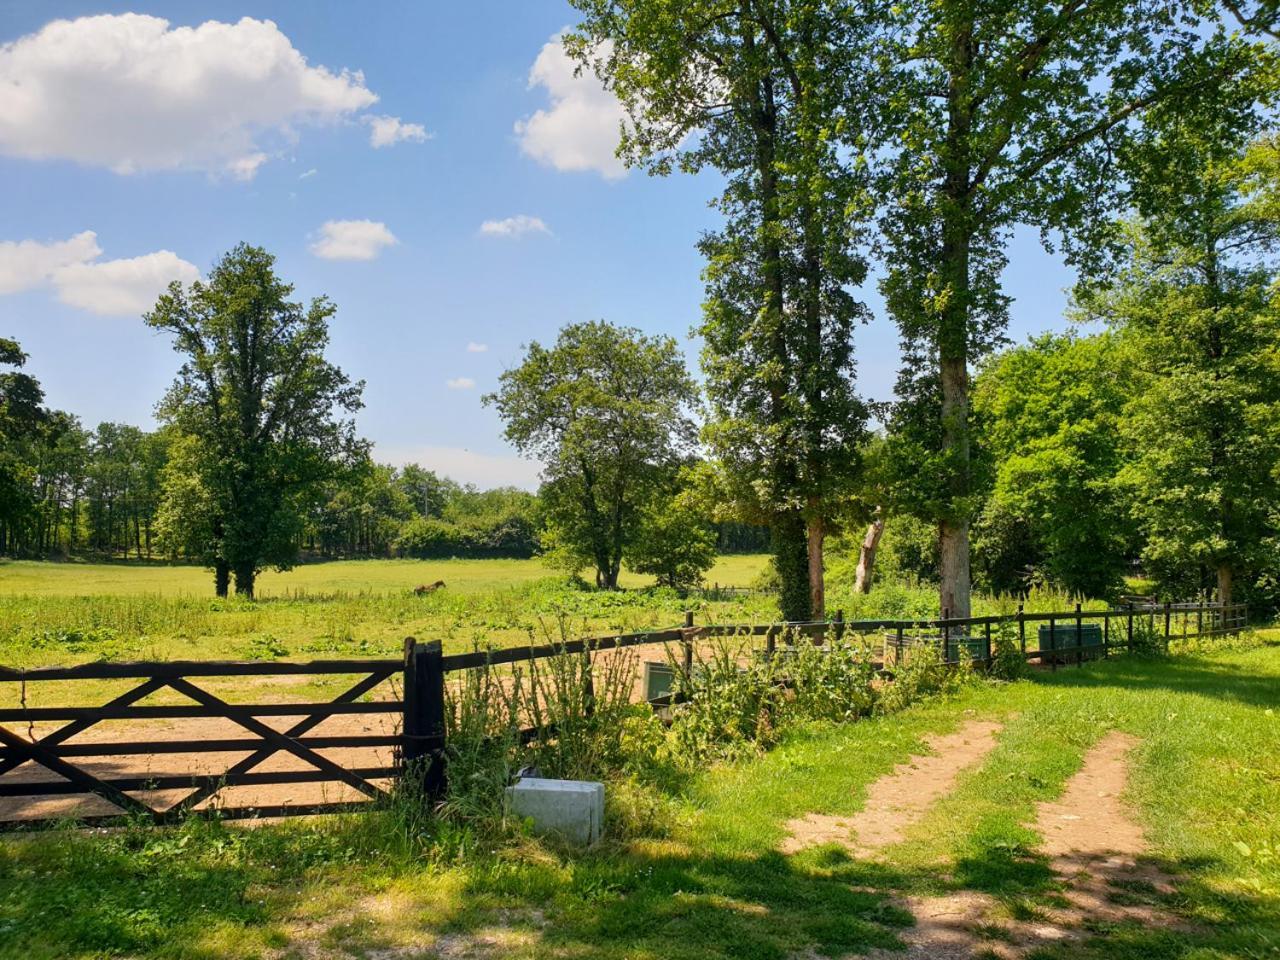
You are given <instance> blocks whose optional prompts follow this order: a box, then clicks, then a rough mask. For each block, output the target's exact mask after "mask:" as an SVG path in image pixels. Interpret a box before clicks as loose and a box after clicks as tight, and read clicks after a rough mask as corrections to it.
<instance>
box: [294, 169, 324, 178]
mask: <svg viewBox="0 0 1280 960" xmlns="http://www.w3.org/2000/svg"><path fill="white" fill-rule="evenodd" d="M319 172H320V171H319V170H317V169H316V168H315V167H312V168H311V169H310V170H308V171H307V172H306V173H300V174H298V179H299V180H309V179H311V178H312V177H314V176H315V175H316V174H317V173H319Z"/></svg>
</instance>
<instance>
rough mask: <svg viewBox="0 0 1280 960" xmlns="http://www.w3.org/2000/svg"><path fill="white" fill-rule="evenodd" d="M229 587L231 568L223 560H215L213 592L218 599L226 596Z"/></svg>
mask: <svg viewBox="0 0 1280 960" xmlns="http://www.w3.org/2000/svg"><path fill="white" fill-rule="evenodd" d="M230 585H231V567H230V565H228V563H227V561H225V560H215V561H214V562H213V591H214V593H215V594H217V595H218V596H219V597H225V596H226V595H227V588H228V587H229V586H230Z"/></svg>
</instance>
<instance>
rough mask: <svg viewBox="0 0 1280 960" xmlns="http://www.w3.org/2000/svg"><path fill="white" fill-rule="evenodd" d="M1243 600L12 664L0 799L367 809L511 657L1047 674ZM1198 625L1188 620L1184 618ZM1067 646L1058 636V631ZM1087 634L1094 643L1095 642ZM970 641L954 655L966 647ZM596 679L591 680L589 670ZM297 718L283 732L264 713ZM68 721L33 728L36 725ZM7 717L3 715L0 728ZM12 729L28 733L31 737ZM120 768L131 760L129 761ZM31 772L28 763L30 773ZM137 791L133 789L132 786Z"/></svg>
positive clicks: (148, 818) (1238, 622)
mask: <svg viewBox="0 0 1280 960" xmlns="http://www.w3.org/2000/svg"><path fill="white" fill-rule="evenodd" d="M1247 620H1248V610H1247V608H1246V607H1245V605H1243V604H1233V605H1229V606H1222V605H1218V604H1207V603H1201V604H1143V605H1138V604H1130V605H1127V606H1125V607H1121V608H1116V609H1111V610H1082V609H1081V608H1080V607H1079V606H1078V605H1077V607H1076V609H1075V610H1072V611H1068V612H1057V613H1025V612H1023V611H1022V609H1021V608H1019V609H1018V611H1017V612H1016V613H1014V614H1010V615H1000V616H987V617H969V618H963V619H960V618H948V617H943V618H941V619H937V620H923V621H914V620H858V621H845V620H844V618H843V617H842V616H841V615H839V614H837V615H836V617H835V618H833V619H831V620H827V621H820V622H813V623H773V624H709V625H703V626H695V624H694V619H693V615H692V614H687V615H686V617H685V622H684V625H683V626H681V627H674V628H671V629H666V630H658V631H653V632H649V633H640V634H627V635H621V636H613V637H599V638H587V639H580V640H573V641H569V642H566V643H555V644H546V645H543V646H531V647H511V648H507V649H500V650H483V651H475V652H471V653H460V654H450V655H445V654H444V652H443V650H442V649H441V645H440V643H439V642H438V641H436V642H429V643H420V642H418V641H416V640H413V639H412V638H410V639H408V640H406V642H405V652H404V657H403V659H386V660H369V659H362V660H321V661H311V662H306V663H293V662H261V661H246V662H241V661H220V662H203V661H172V662H159V663H86V664H79V665H75V666H64V667H39V668H34V669H29V670H16V669H11V668H4V667H0V682H4V681H9V682H16V683H18V684H19V685H20V687H21V705H20V706H17V707H4V708H0V802H3V801H4V800H5V799H6V798H37V797H39V798H44V797H57V796H64V797H65V796H70V795H85V794H92V795H96V796H97V797H100V798H102V799H104V800H106V801H108V802H109V803H110V804H112V805H114V807H116V808H117V809H118V810H119V812H118V813H110V814H103V815H93V816H77V817H76V820H77V821H78V822H81V823H85V824H87V825H99V824H108V823H115V822H119V821H121V820H122V819H133V820H142V821H145V822H152V823H156V824H164V823H173V822H176V821H178V820H181V819H183V818H185V817H189V816H217V817H219V818H226V819H237V818H245V817H274V816H286V815H298V814H314V813H331V812H338V811H344V810H352V809H358V808H361V807H367V806H368V805H369V803H370V802H371V801H377V800H380V799H383V798H385V797H386V796H387V794H388V792H389V788H390V785H391V784H394V782H395V779H396V778H397V777H400V776H402V775H403V774H404V772H405V770H406V769H412V770H415V771H419V772H420V773H421V777H422V783H423V786H424V788H425V790H426V792H427V794H428V795H429V796H432V797H439V796H442V795H443V793H444V790H445V775H446V762H445V761H446V756H447V754H446V740H445V726H446V724H445V711H446V677H447V675H448V674H450V673H454V672H457V671H464V670H473V669H478V668H489V667H495V666H501V665H504V664H518V663H522V662H528V661H534V660H541V659H545V658H548V657H554V656H560V655H565V654H572V655H587V656H590V655H592V654H596V653H600V652H602V651H608V650H615V649H623V648H627V647H636V646H642V645H650V644H662V645H664V647H666V646H668V645H676V647H677V649H678V650H679V651H680V653H679V655H678V656H677V658H676V660H677V663H678V664H680V665H682V667H683V669H684V670H686V671H688V670H692V669H693V668H694V663H695V657H696V646H697V644H698V642H699V641H702V640H709V639H714V638H725V637H740V638H758V639H760V640H762V641H763V648H762V650H761V653H762V654H763V655H766V656H770V655H773V654H774V653H776V652H777V650H778V645H779V643H782V644H784V645H789V644H795V643H797V642H801V641H803V640H808V641H810V642H812V643H814V644H816V645H819V646H822V645H824V644H826V643H827V641H828V638H833V639H839V638H842V637H846V636H849V635H853V634H857V635H861V636H867V635H872V636H878V637H880V638H882V640H883V649H884V658H883V660H882V661H881V662H880V663H879V664H878V666H879V667H880V668H881V669H883V670H885V671H886V675H888V676H891V675H892V670H893V668H894V666H895V664H896V663H898V662H900V660H901V657H902V656H904V655H906V656H909V655H910V653H909V651H910V650H911V648H912V647H914V646H917V645H920V644H928V643H936V644H939V645H941V646H942V649H943V651H944V659H947V660H950V661H953V662H954V661H956V660H958V659H960V658H961V657H962V656H968V657H970V658H971V659H972V660H974V661H975V662H976V663H977V664H979V665H982V664H985V663H990V662H991V661H992V659H993V656H994V654H995V652H996V647H997V641H998V640H999V638H1000V637H1001V636H1003V637H1006V638H1008V637H1010V636H1015V637H1016V644H1017V647H1016V649H1017V651H1018V653H1019V654H1020V655H1021V656H1023V657H1025V658H1026V659H1027V660H1039V661H1040V662H1041V663H1042V664H1044V665H1046V666H1048V667H1050V668H1051V669H1056V668H1057V667H1058V666H1059V665H1060V664H1062V663H1064V662H1072V661H1074V662H1075V663H1077V664H1082V663H1083V662H1084V661H1085V660H1087V659H1091V658H1092V657H1093V656H1095V655H1098V656H1104V657H1105V656H1107V655H1109V653H1110V651H1111V650H1113V649H1126V648H1130V647H1132V646H1134V645H1135V643H1141V642H1143V637H1146V638H1147V640H1148V641H1149V640H1150V639H1151V638H1163V639H1164V640H1166V641H1167V640H1172V639H1175V638H1178V637H1192V636H1197V635H1198V636H1214V635H1220V634H1223V633H1231V632H1236V631H1239V630H1241V629H1243V628H1244V626H1245V624H1246V623H1247ZM1192 623H1194V625H1195V626H1194V629H1192ZM1041 625H1044V626H1046V627H1047V628H1048V631H1047V636H1048V637H1049V638H1052V641H1053V642H1052V643H1051V644H1050V646H1049V647H1047V648H1044V649H1042V648H1041V646H1040V643H1039V639H1040V636H1039V631H1038V629H1037V631H1036V636H1035V638H1034V639H1035V641H1036V642H1035V643H1034V645H1032V643H1031V642H1030V640H1029V637H1028V633H1029V630H1028V628H1029V626H1034V627H1036V628H1038V627H1039V626H1041ZM1099 626H1100V642H1098V643H1094V642H1086V629H1087V628H1088V629H1090V630H1094V631H1096V630H1097V629H1098V627H1099ZM1063 628H1065V635H1066V637H1067V638H1068V639H1071V638H1074V643H1070V644H1060V643H1059V642H1057V638H1058V637H1059V636H1060V635H1062V634H1063ZM1091 639H1092V638H1090V640H1091ZM961 651H963V653H961ZM299 676H302V677H305V676H329V677H331V678H332V677H341V676H346V677H348V678H351V677H355V678H358V679H355V682H353V683H351V684H350V685H349V686H348V687H347V688H346V689H345V690H344V691H343V692H342V693H340V694H339V695H338V696H336V697H334V698H332V699H330V700H327V701H324V702H273V703H248V704H246V703H239V702H236V703H232V702H229V701H228V700H227V699H226V698H224V697H220V696H217V695H215V694H214V693H212V692H210V691H209V690H207V689H205V688H204V687H202V686H201V685H200V684H199V683H197V682H195V681H197V680H202V679H208V678H224V679H225V678H233V679H234V678H245V679H248V678H264V677H265V678H272V677H279V678H283V677H299ZM397 679H402V684H403V685H402V691H403V693H402V695H401V696H399V697H392V698H387V699H371V694H372V692H373V691H374V689H375V688H377V687H379V686H380V685H382V684H384V683H387V682H388V681H391V682H393V683H394V681H395V680H397ZM121 680H125V681H128V680H136V681H140V682H138V683H137V684H136V685H134V686H132V687H131V688H130V689H129V690H128V691H126V692H124V693H122V694H120V695H118V696H115V697H114V698H112V699H110V700H109V701H108V702H106V703H102V704H98V705H92V706H49V707H42V706H29V705H28V703H27V701H28V698H29V694H30V692H31V691H32V690H33V689H35V688H38V687H39V686H40V685H41V684H47V683H50V682H54V681H121ZM588 682H589V681H588ZM165 690H169V691H173V692H174V693H177V694H180V695H182V696H183V697H185V698H186V701H187V702H185V703H181V704H172V703H164V704H144V703H140V702H139V701H142V700H145V699H147V698H148V697H150V696H151V695H152V694H156V693H159V692H161V691H165ZM651 702H652V704H653V705H654V706H655V707H660V706H666V705H669V704H670V703H671V698H670V697H662V698H658V699H656V700H654V701H651ZM337 716H355V717H360V716H364V717H379V718H380V719H382V720H384V721H385V720H388V719H390V720H392V721H394V724H395V728H394V729H393V730H391V731H383V732H379V733H373V734H368V733H362V734H350V735H347V734H344V735H341V736H334V735H315V734H313V733H312V731H314V730H315V729H316V728H317V727H318V726H320V724H322V723H324V722H325V721H326V720H328V719H329V718H331V717H337ZM268 717H275V718H280V717H287V718H297V719H296V720H294V721H293V722H292V723H291V724H289V725H288V726H286V727H285V728H284V729H277V727H274V726H272V725H270V724H268V723H266V722H264V719H263V718H268ZM191 718H200V719H204V720H208V719H217V720H221V721H226V722H229V723H230V724H233V725H234V726H235V727H237V728H239V735H238V736H236V737H218V736H214V737H211V736H200V737H187V738H185V739H159V738H155V737H151V736H146V737H142V738H140V739H131V740H115V739H108V740H96V741H95V740H92V739H90V740H89V741H88V742H86V741H85V740H83V739H81V740H79V741H77V738H78V737H80V735H82V734H84V733H85V732H86V731H89V730H90V729H91V728H93V727H95V726H97V725H98V724H101V723H104V722H107V721H121V720H124V721H149V720H171V719H191ZM50 723H59V724H61V726H58V727H56V728H55V729H53V730H51V731H49V732H43V733H42V734H41V735H39V736H37V735H36V734H35V725H36V724H41V725H42V726H43V725H48V724H50ZM6 725H8V726H6ZM17 725H21V726H24V727H25V728H26V734H27V735H26V736H23V735H22V733H20V732H19V727H18V726H17ZM549 733H550V734H551V735H553V732H549V731H546V730H538V729H532V728H531V729H529V730H524V731H522V738H523V739H524V740H525V741H528V740H530V739H532V738H534V737H538V736H547V735H549ZM359 748H391V750H392V751H393V757H392V760H391V761H390V762H384V763H381V764H375V765H372V766H357V765H351V764H342V763H338V762H335V761H334V760H333V759H330V758H329V757H326V756H325V755H324V754H323V753H322V752H321V751H324V750H334V749H359ZM199 754H237V755H240V756H239V759H237V760H236V761H235V762H234V763H232V764H231V765H230V766H229V767H227V769H225V770H224V771H222V772H220V773H200V774H194V775H193V774H192V773H191V772H189V771H188V772H185V773H183V772H170V773H160V774H155V773H152V772H151V771H150V770H149V769H148V770H146V771H144V772H134V771H130V772H128V773H127V774H125V775H114V774H110V773H106V774H104V773H99V772H95V771H94V770H92V769H89V768H88V767H87V766H86V765H85V764H84V763H83V762H81V761H85V760H89V761H93V760H99V761H100V760H102V759H103V758H130V757H139V756H146V757H153V756H174V755H199ZM280 756H287V757H289V758H292V759H294V760H295V761H301V762H302V764H303V768H302V769H289V770H278V769H277V770H260V769H259V768H261V767H262V766H263V765H264V764H266V763H267V761H269V760H271V759H272V758H275V757H280ZM26 764H31V765H32V766H33V767H37V768H43V769H44V770H45V771H47V772H48V773H52V774H54V775H55V776H57V777H58V778H59V779H57V780H49V779H32V778H31V777H30V776H29V775H27V776H22V777H15V776H13V775H12V774H13V773H14V772H15V771H16V770H17V769H18V768H19V767H23V766H24V765H26ZM124 766H126V767H127V766H128V764H127V763H126V764H124ZM28 772H29V771H28ZM315 783H334V784H340V785H342V786H343V787H344V788H346V790H347V791H348V792H350V791H355V792H356V793H358V794H360V795H363V797H364V798H365V799H356V800H344V801H327V802H320V803H305V804H297V803H271V804H261V803H259V804H249V805H242V806H227V805H221V804H218V803H217V802H216V801H217V798H218V795H219V793H220V791H222V790H224V789H227V788H235V787H254V786H257V787H262V786H275V785H282V784H315ZM159 791H181V792H182V793H183V796H181V797H180V798H179V799H178V800H176V801H171V802H169V803H166V804H160V803H157V802H154V801H150V802H149V801H148V799H145V798H147V797H150V796H151V795H152V794H154V793H156V792H159ZM139 795H141V796H139ZM49 819H50V818H49V817H47V816H40V815H36V816H34V817H32V816H26V815H22V816H16V817H5V816H0V829H6V828H7V829H12V828H20V827H30V826H32V825H33V824H38V823H47V822H49Z"/></svg>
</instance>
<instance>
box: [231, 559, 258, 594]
mask: <svg viewBox="0 0 1280 960" xmlns="http://www.w3.org/2000/svg"><path fill="white" fill-rule="evenodd" d="M256 576H257V574H256V572H255V571H254V569H253V567H252V566H251V565H245V566H237V567H236V596H237V597H244V598H245V599H246V600H252V599H253V581H254V579H255V578H256Z"/></svg>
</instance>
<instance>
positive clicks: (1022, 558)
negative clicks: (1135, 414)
mask: <svg viewBox="0 0 1280 960" xmlns="http://www.w3.org/2000/svg"><path fill="white" fill-rule="evenodd" d="M1134 386H1135V384H1134V377H1133V374H1132V372H1131V368H1130V365H1129V363H1128V362H1127V358H1126V357H1125V355H1124V353H1123V351H1122V350H1121V348H1120V344H1119V342H1118V340H1117V338H1116V337H1114V336H1112V335H1109V334H1100V335H1097V336H1093V337H1084V338H1081V337H1076V336H1071V335H1067V336H1054V335H1046V336H1042V337H1039V338H1036V339H1034V340H1032V341H1031V342H1030V343H1028V344H1027V345H1026V346H1023V347H1019V348H1017V349H1013V350H1009V351H1006V352H1005V353H1003V354H1000V355H999V356H998V357H996V358H995V359H994V360H993V361H992V362H991V363H989V364H988V365H987V366H986V367H985V368H984V369H983V371H982V373H981V374H980V375H979V377H978V378H977V381H976V382H975V385H974V390H973V408H974V419H975V423H976V424H977V425H978V429H979V430H980V431H981V436H982V443H983V446H984V447H985V448H986V450H987V452H988V454H989V456H990V459H991V461H992V463H993V465H994V470H993V473H994V478H993V484H992V488H991V493H990V495H989V497H988V499H987V501H986V504H985V505H984V507H983V510H982V513H981V515H980V517H979V519H978V522H977V525H976V531H975V532H976V537H975V542H974V553H975V557H976V560H977V566H978V568H979V570H981V571H982V573H983V575H984V579H985V580H986V581H987V583H989V584H990V586H991V587H992V588H994V589H996V590H998V591H1005V592H1012V591H1014V590H1019V589H1022V588H1024V587H1025V586H1027V585H1028V584H1029V583H1030V582H1031V581H1032V580H1033V579H1035V578H1037V577H1039V578H1040V579H1047V580H1048V581H1049V582H1051V583H1054V584H1057V585H1059V586H1061V587H1062V588H1063V589H1065V590H1066V591H1067V592H1068V593H1074V594H1078V595H1080V596H1090V597H1098V596H1107V595H1109V594H1111V593H1113V592H1115V590H1116V588H1117V587H1118V586H1119V584H1120V581H1121V578H1122V577H1123V575H1124V572H1125V570H1126V567H1127V566H1128V558H1129V557H1130V556H1132V554H1133V550H1134V540H1135V537H1134V531H1133V528H1132V524H1131V523H1130V522H1129V516H1128V508H1129V501H1128V498H1127V497H1126V496H1125V495H1123V492H1122V491H1121V490H1119V489H1118V488H1117V487H1116V485H1115V484H1114V479H1115V477H1116V475H1117V473H1118V472H1119V470H1120V468H1121V465H1122V464H1123V463H1124V461H1125V455H1126V450H1127V443H1126V441H1125V438H1124V435H1123V434H1122V423H1123V420H1124V410H1125V406H1126V404H1127V403H1128V402H1129V399H1130V397H1131V396H1132V392H1133V389H1134Z"/></svg>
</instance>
